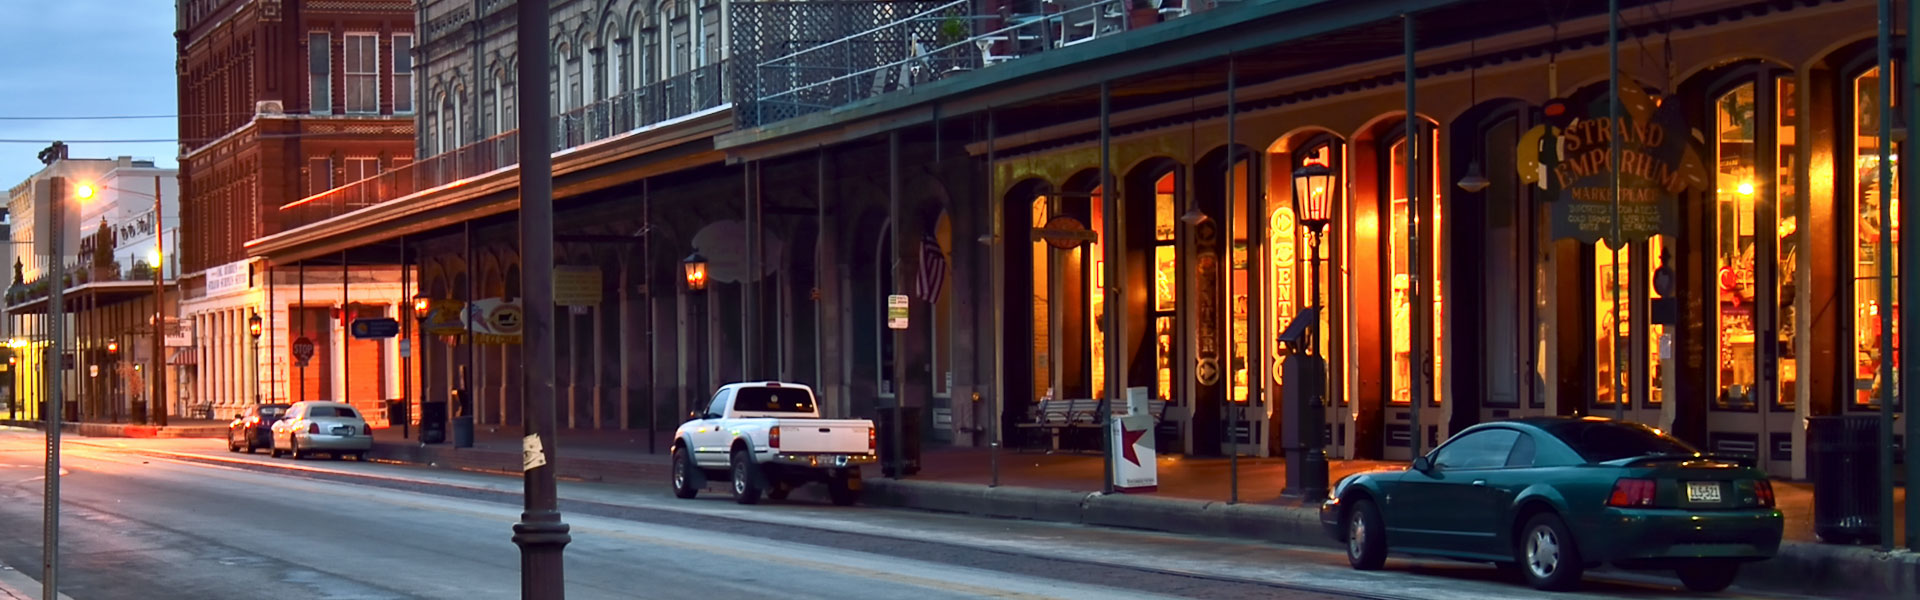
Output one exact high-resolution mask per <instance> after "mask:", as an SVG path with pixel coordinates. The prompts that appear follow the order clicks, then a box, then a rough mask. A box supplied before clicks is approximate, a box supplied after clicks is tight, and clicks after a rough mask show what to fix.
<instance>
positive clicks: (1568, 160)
mask: <svg viewBox="0 0 1920 600" xmlns="http://www.w3.org/2000/svg"><path fill="white" fill-rule="evenodd" d="M1621 89H1622V90H1644V89H1646V88H1645V87H1644V86H1642V85H1640V84H1639V83H1638V82H1635V81H1633V80H1632V79H1631V78H1628V77H1625V76H1624V75H1623V76H1622V77H1621ZM1681 105H1682V103H1681V102H1680V101H1679V100H1678V99H1676V98H1675V97H1673V96H1668V97H1666V98H1664V99H1662V100H1661V101H1660V103H1659V104H1658V105H1657V106H1656V105H1655V104H1654V101H1653V98H1652V97H1651V96H1650V95H1648V94H1646V93H1633V92H1624V93H1622V94H1620V106H1621V111H1620V113H1621V122H1620V132H1621V133H1620V165H1619V167H1620V168H1619V169H1618V171H1619V173H1620V207H1619V213H1618V219H1619V227H1620V236H1621V237H1622V238H1624V241H1626V242H1636V241H1640V240H1645V239H1647V238H1648V237H1651V236H1654V235H1661V234H1665V235H1675V234H1677V233H1678V232H1679V229H1678V227H1679V206H1680V202H1679V199H1680V194H1681V193H1683V192H1686V191H1689V190H1691V191H1704V190H1706V189H1707V183H1708V180H1707V170H1706V166H1705V163H1704V162H1702V160H1701V156H1703V155H1704V153H1703V152H1702V149H1701V140H1702V139H1704V138H1703V136H1702V134H1701V133H1700V132H1699V131H1698V130H1696V129H1694V128H1692V127H1689V126H1688V125H1687V121H1686V115H1685V114H1684V113H1683V112H1682V111H1681ZM1608 108H1609V107H1608V101H1607V97H1606V96H1605V95H1602V96H1601V97H1599V98H1598V99H1596V100H1594V101H1593V102H1592V103H1590V104H1588V105H1587V106H1584V107H1577V108H1576V107H1574V106H1573V105H1571V104H1570V103H1568V102H1567V101H1566V100H1565V99H1554V100H1549V101H1547V103H1546V104H1545V105H1543V106H1542V107H1541V112H1542V113H1543V115H1544V116H1545V117H1546V122H1545V123H1543V124H1540V125H1537V126H1535V127H1534V128H1533V129H1531V130H1529V131H1527V133H1526V134H1525V135H1522V136H1521V138H1520V144H1519V148H1518V163H1517V164H1516V165H1515V166H1516V168H1518V170H1519V174H1520V179H1521V181H1522V182H1524V183H1526V184H1529V185H1533V186H1535V187H1537V188H1538V189H1540V190H1541V191H1543V192H1545V194H1544V195H1543V196H1544V197H1545V198H1548V199H1549V200H1550V201H1551V202H1550V204H1551V207H1552V208H1551V212H1552V215H1553V216H1552V221H1553V236H1554V238H1556V239H1559V238H1572V239H1576V240H1579V241H1581V242H1584V243H1595V242H1598V241H1600V240H1602V239H1608V240H1609V242H1610V245H1612V246H1613V247H1619V246H1620V245H1621V244H1620V243H1619V241H1616V240H1611V239H1610V238H1612V237H1613V227H1614V219H1615V213H1614V207H1613V198H1612V195H1611V192H1612V179H1613V173H1614V171H1615V169H1614V167H1613V153H1612V145H1611V141H1610V140H1611V136H1612V132H1613V124H1612V121H1611V120H1610V119H1609V118H1608Z"/></svg>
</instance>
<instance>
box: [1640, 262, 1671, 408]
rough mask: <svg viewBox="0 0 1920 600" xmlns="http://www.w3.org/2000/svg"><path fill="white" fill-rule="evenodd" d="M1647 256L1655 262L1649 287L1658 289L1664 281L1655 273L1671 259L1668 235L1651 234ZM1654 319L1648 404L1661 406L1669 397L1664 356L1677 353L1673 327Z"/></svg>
mask: <svg viewBox="0 0 1920 600" xmlns="http://www.w3.org/2000/svg"><path fill="white" fill-rule="evenodd" d="M1647 260H1648V262H1650V263H1652V266H1653V268H1651V269H1647V283H1648V285H1647V289H1655V288H1657V287H1659V285H1660V283H1658V281H1659V278H1658V277H1656V276H1655V273H1656V272H1657V271H1659V270H1660V267H1661V266H1663V265H1667V264H1668V263H1669V261H1670V259H1669V257H1668V256H1667V238H1666V236H1662V235H1656V236H1653V237H1650V238H1647ZM1668 270H1669V271H1671V270H1672V269H1671V268H1669V269H1668ZM1656 293H1657V292H1656ZM1665 296H1666V297H1671V296H1672V294H1671V293H1669V294H1665ZM1652 321H1653V320H1652V319H1651V318H1650V319H1648V323H1649V324H1648V326H1647V333H1648V335H1647V336H1646V341H1647V405H1649V406H1659V405H1660V403H1661V402H1662V401H1664V400H1666V391H1667V389H1666V370H1667V363H1666V360H1665V359H1663V358H1662V357H1663V356H1666V355H1671V354H1673V338H1672V335H1673V331H1672V329H1671V328H1669V327H1668V326H1666V325H1661V324H1659V323H1654V322H1652Z"/></svg>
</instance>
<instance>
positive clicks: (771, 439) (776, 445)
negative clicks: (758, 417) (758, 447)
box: [767, 427, 780, 450]
mask: <svg viewBox="0 0 1920 600" xmlns="http://www.w3.org/2000/svg"><path fill="white" fill-rule="evenodd" d="M767 446H769V447H772V448H773V449H775V450H779V449H780V428H779V427H774V428H772V429H768V430H767Z"/></svg>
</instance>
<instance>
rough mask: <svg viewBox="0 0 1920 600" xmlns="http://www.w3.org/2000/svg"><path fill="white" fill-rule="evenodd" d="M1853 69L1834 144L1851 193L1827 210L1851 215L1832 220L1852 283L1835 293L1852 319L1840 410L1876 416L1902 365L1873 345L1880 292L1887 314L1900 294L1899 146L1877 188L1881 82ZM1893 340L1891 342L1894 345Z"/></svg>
mask: <svg viewBox="0 0 1920 600" xmlns="http://www.w3.org/2000/svg"><path fill="white" fill-rule="evenodd" d="M1857 65H1858V66H1856V67H1855V68H1854V69H1853V70H1852V71H1851V73H1852V74H1851V75H1850V77H1849V78H1848V79H1847V80H1846V83H1845V84H1844V86H1845V87H1844V89H1843V90H1842V93H1843V94H1844V95H1845V97H1846V98H1847V104H1846V105H1845V106H1846V107H1847V108H1846V109H1845V111H1846V114H1847V115H1848V117H1847V119H1846V121H1847V123H1848V126H1849V127H1850V129H1848V130H1846V132H1845V134H1843V135H1840V136H1838V138H1839V139H1842V140H1852V143H1851V144H1849V145H1844V146H1843V147H1844V148H1845V149H1846V151H1847V154H1848V155H1849V156H1848V157H1849V158H1850V159H1851V160H1850V161H1849V162H1845V163H1842V164H1843V165H1845V166H1844V167H1843V168H1842V170H1841V172H1840V173H1839V175H1840V176H1841V177H1842V178H1844V179H1845V180H1846V181H1848V182H1849V183H1850V185H1849V186H1848V187H1849V191H1850V192H1851V195H1850V197H1848V198H1836V199H1835V204H1837V205H1839V206H1841V207H1842V209H1841V210H1842V211H1843V213H1842V214H1843V215H1844V214H1846V213H1851V215H1848V216H1851V217H1852V218H1851V219H1847V218H1845V217H1843V218H1841V219H1839V221H1838V222H1840V223H1852V226H1850V227H1843V229H1844V231H1842V232H1841V237H1842V239H1846V240H1848V241H1849V242H1850V243H1849V244H1848V249H1847V250H1845V251H1843V253H1842V254H1841V256H1842V257H1845V258H1849V259H1851V260H1847V261H1846V264H1848V265H1851V268H1852V273H1851V274H1850V275H1851V281H1852V282H1853V285H1852V286H1850V287H1851V289H1850V290H1847V291H1846V292H1843V293H1847V294H1849V295H1850V296H1851V297H1852V303H1851V304H1852V306H1851V308H1852V310H1851V311H1849V312H1850V313H1851V318H1852V321H1853V327H1852V328H1851V331H1852V332H1853V336H1852V337H1853V343H1852V348H1853V360H1852V361H1851V362H1850V365H1851V366H1852V368H1851V369H1849V372H1848V373H1847V377H1848V378H1849V379H1851V380H1852V381H1853V385H1851V386H1849V388H1850V389H1853V390H1855V391H1854V393H1853V395H1852V398H1851V401H1850V402H1848V404H1849V405H1850V408H1859V409H1875V410H1877V409H1878V407H1879V406H1880V392H1881V390H1883V389H1893V390H1897V389H1899V388H1898V381H1897V378H1898V377H1899V373H1900V369H1899V368H1897V367H1900V366H1904V365H1903V364H1902V363H1903V361H1901V360H1900V357H1899V356H1897V354H1898V352H1897V347H1896V349H1889V348H1886V347H1885V346H1883V345H1882V344H1881V340H1883V339H1886V338H1887V337H1888V336H1884V335H1881V329H1882V325H1881V321H1880V319H1881V311H1883V310H1891V309H1888V308H1887V307H1885V306H1882V305H1881V303H1880V292H1881V288H1882V286H1890V288H1891V289H1890V290H1889V291H1891V292H1892V294H1891V296H1890V297H1891V298H1892V299H1893V306H1894V307H1895V308H1898V307H1899V306H1900V295H1899V290H1900V288H1899V286H1898V283H1899V280H1898V279H1897V277H1898V275H1899V273H1900V268H1901V267H1902V266H1903V265H1901V264H1900V263H1899V256H1900V243H1901V242H1902V240H1901V238H1900V220H1899V219H1900V216H1899V212H1898V211H1899V210H1900V200H1899V193H1900V184H1901V181H1900V178H1899V177H1900V169H1899V167H1900V163H1899V162H1898V161H1899V160H1900V151H1901V150H1902V148H1901V144H1900V143H1897V142H1896V143H1895V144H1894V145H1893V148H1892V150H1891V151H1890V153H1889V155H1888V156H1889V157H1890V158H1891V159H1892V160H1893V161H1894V162H1893V167H1894V168H1893V169H1892V171H1891V173H1892V175H1893V176H1892V178H1891V179H1888V180H1886V181H1884V182H1883V181H1882V179H1881V176H1880V149H1881V144H1882V140H1881V137H1880V103H1881V100H1880V98H1881V95H1882V90H1881V86H1882V85H1883V82H1882V80H1881V78H1880V75H1881V74H1880V69H1879V67H1878V66H1877V65H1875V64H1873V63H1872V62H1871V60H1870V59H1869V58H1863V59H1862V60H1861V61H1859V63H1857ZM1903 67H1904V65H1901V64H1899V63H1897V62H1896V63H1895V64H1894V70H1893V71H1894V82H1893V89H1894V90H1899V89H1901V88H1900V86H1902V85H1905V82H1903V81H1900V80H1901V79H1902V77H1901V76H1900V75H1901V74H1902V73H1904V71H1902V70H1901V69H1902V68H1903ZM1789 81H1791V80H1789ZM1899 102H1900V95H1899V94H1898V93H1897V92H1896V93H1895V94H1894V96H1893V97H1892V99H1891V101H1890V104H1891V113H1890V114H1892V115H1895V118H1898V115H1900V114H1901V112H1900V111H1902V110H1905V107H1904V106H1901V105H1900V104H1899ZM1882 203H1890V204H1891V206H1889V207H1888V208H1889V209H1890V210H1892V211H1894V212H1893V222H1892V223H1884V222H1882V221H1881V219H1880V209H1881V208H1882ZM1889 235H1890V236H1891V237H1892V239H1891V240H1888V241H1889V242H1890V243H1889V244H1888V251H1887V252H1886V253H1885V254H1884V255H1883V254H1882V252H1881V249H1880V244H1881V241H1882V238H1883V237H1885V236H1889ZM1781 257H1782V259H1781V260H1784V261H1788V264H1791V261H1792V260H1793V257H1792V255H1791V254H1790V253H1782V254H1781ZM1882 261H1886V262H1890V263H1892V264H1891V265H1887V266H1890V267H1891V268H1892V271H1891V272H1892V273H1894V274H1895V277H1896V279H1895V280H1894V281H1892V282H1886V281H1882V279H1881V276H1880V270H1881V267H1882V264H1881V262H1882ZM1845 275H1846V274H1845V273H1843V276H1845ZM1892 312H1893V317H1894V320H1893V326H1894V331H1895V332H1896V333H1897V332H1899V330H1900V327H1901V325H1900V322H1899V312H1898V311H1897V310H1895V311H1892ZM1895 341H1896V342H1897V341H1898V340H1895ZM1885 361H1893V363H1894V365H1895V366H1896V368H1895V369H1894V373H1895V377H1896V381H1893V382H1887V381H1881V378H1880V366H1881V364H1882V363H1883V362H1885ZM1889 395H1892V394H1889ZM1896 410H1898V408H1896Z"/></svg>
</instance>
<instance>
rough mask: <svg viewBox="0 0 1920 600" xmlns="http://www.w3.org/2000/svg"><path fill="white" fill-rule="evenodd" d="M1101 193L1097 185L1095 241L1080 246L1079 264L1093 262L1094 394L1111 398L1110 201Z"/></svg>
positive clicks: (1089, 340)
mask: <svg viewBox="0 0 1920 600" xmlns="http://www.w3.org/2000/svg"><path fill="white" fill-rule="evenodd" d="M1101 194H1102V190H1101V189H1100V188H1098V187H1096V188H1093V191H1092V192H1091V196H1090V198H1089V204H1090V206H1091V208H1092V209H1093V222H1092V223H1090V224H1089V228H1090V229H1092V230H1093V236H1094V237H1093V239H1094V241H1093V242H1092V243H1090V244H1087V245H1085V246H1081V247H1080V248H1077V249H1076V251H1078V252H1081V253H1082V254H1081V257H1082V260H1081V261H1080V263H1079V264H1082V265H1087V264H1091V265H1093V274H1092V276H1091V278H1092V279H1093V288H1092V289H1089V290H1087V314H1089V315H1092V316H1093V321H1092V322H1090V323H1088V324H1087V348H1088V352H1089V356H1090V357H1092V362H1091V363H1090V366H1091V367H1092V368H1091V369H1088V370H1089V371H1092V376H1093V397H1095V398H1105V397H1107V315H1106V312H1105V309H1106V303H1107V294H1106V293H1105V292H1104V291H1102V290H1105V289H1106V287H1107V286H1106V281H1107V260H1106V256H1107V255H1106V254H1105V251H1104V248H1105V246H1104V245H1103V244H1105V243H1106V241H1107V239H1106V219H1105V218H1104V217H1105V212H1106V211H1105V210H1103V209H1104V208H1105V207H1106V202H1105V201H1104V200H1105V199H1104V198H1102V197H1101Z"/></svg>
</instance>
